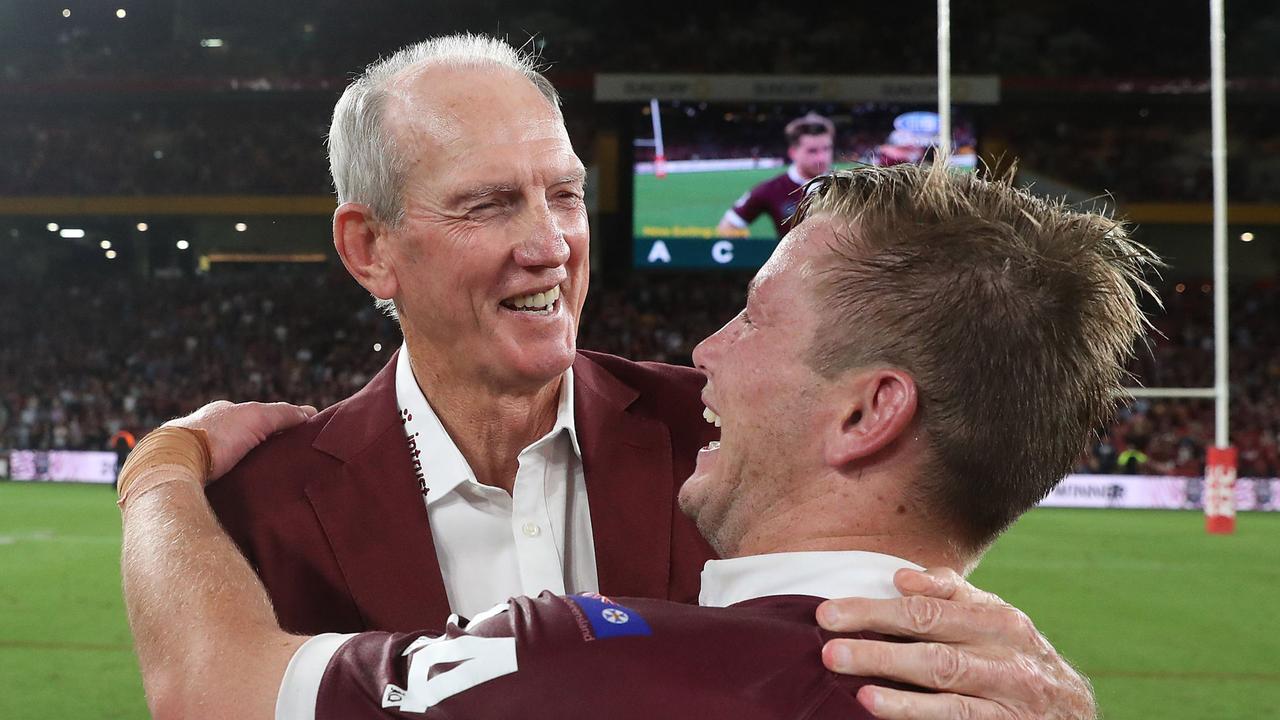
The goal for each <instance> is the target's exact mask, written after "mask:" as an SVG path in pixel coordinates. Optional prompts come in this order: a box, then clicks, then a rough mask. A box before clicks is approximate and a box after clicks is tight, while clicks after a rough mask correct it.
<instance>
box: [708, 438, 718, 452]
mask: <svg viewBox="0 0 1280 720" xmlns="http://www.w3.org/2000/svg"><path fill="white" fill-rule="evenodd" d="M706 449H707V450H719V449H720V441H719V440H712V441H711V442H709V443H707V448H706Z"/></svg>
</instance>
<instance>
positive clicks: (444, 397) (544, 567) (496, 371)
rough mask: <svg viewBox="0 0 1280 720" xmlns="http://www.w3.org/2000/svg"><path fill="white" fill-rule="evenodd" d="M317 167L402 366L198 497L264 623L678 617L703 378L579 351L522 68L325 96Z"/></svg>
mask: <svg viewBox="0 0 1280 720" xmlns="http://www.w3.org/2000/svg"><path fill="white" fill-rule="evenodd" d="M330 155H331V161H332V167H333V175H334V182H335V185H336V186H337V190H338V198H339V201H340V203H341V204H340V206H339V207H338V210H337V212H336V213H335V215H334V224H333V226H334V244H335V247H336V248H337V251H338V253H339V255H340V256H341V258H342V260H343V262H344V263H345V265H346V267H347V268H348V270H349V271H350V272H351V274H352V276H353V277H355V278H356V280H357V281H358V282H360V283H361V284H362V285H363V286H364V287H365V288H367V289H368V290H369V292H370V293H372V294H373V295H374V296H375V297H376V298H377V299H378V301H379V302H380V303H381V304H383V305H384V306H386V307H388V308H393V309H394V311H395V312H397V313H398V317H399V320H400V323H401V326H402V328H403V331H404V337H405V343H404V346H403V347H402V348H401V350H400V352H399V353H398V354H397V355H396V357H395V358H393V359H392V361H391V362H390V363H389V364H388V365H387V367H386V368H384V370H383V371H382V372H381V373H379V375H378V376H377V377H375V378H374V379H373V380H372V381H371V382H370V383H369V385H368V386H366V387H365V388H364V389H363V390H361V391H360V392H359V393H357V394H356V395H354V396H353V397H351V398H349V399H347V400H344V401H343V402H340V403H338V404H337V405H335V406H333V407H331V408H328V409H327V410H325V411H324V412H322V413H319V414H318V415H316V416H315V417H313V418H310V419H308V420H307V422H305V423H303V424H302V425H300V426H298V427H295V428H292V429H290V430H289V431H287V432H285V433H282V434H280V435H278V436H276V437H274V438H272V439H270V440H268V441H267V442H266V443H263V444H262V445H261V446H260V447H258V448H256V449H255V450H254V451H253V452H252V453H251V454H249V455H248V456H247V457H246V458H245V460H244V462H242V463H241V464H240V465H238V466H237V467H236V468H235V470H233V471H232V472H231V473H230V474H229V475H228V476H227V477H226V478H224V479H223V480H221V481H220V482H219V483H218V484H216V485H214V486H212V487H211V488H210V491H209V500H210V502H211V504H212V506H213V507H214V509H215V510H216V511H217V513H218V516H219V519H220V520H221V521H222V524H223V526H224V527H225V528H226V530H227V532H228V533H229V534H230V535H231V537H232V538H234V540H235V541H236V543H237V544H238V545H239V547H240V549H241V550H242V552H243V553H244V554H245V556H247V558H248V559H249V561H250V562H251V564H252V565H253V567H254V568H255V569H256V571H257V572H258V574H259V576H260V577H261V579H262V582H263V583H264V585H265V587H266V589H267V591H268V593H269V594H270V597H271V599H272V601H273V602H274V605H275V612H276V613H277V615H278V617H279V619H280V623H281V625H282V626H283V627H284V628H285V629H287V630H289V631H292V632H299V633H307V634H315V633H320V632H328V631H339V632H358V631H363V630H389V631H411V630H415V629H418V628H421V627H429V626H431V625H432V624H434V623H437V622H439V619H440V618H442V617H444V616H445V615H447V614H448V613H449V612H456V613H459V614H461V615H465V616H473V615H475V614H476V613H479V612H481V611H483V610H484V609H485V608H488V607H490V606H492V605H493V604H495V603H497V602H501V601H503V600H505V599H506V598H508V597H510V596H515V595H536V594H538V593H540V592H542V591H543V590H551V591H553V592H557V593H575V592H578V593H581V592H604V593H608V594H612V595H627V596H638V597H649V598H662V599H671V600H678V601H684V602H692V601H693V600H695V598H696V597H697V591H698V574H699V571H700V569H701V567H702V565H703V563H704V562H705V561H706V560H708V559H711V558H712V557H714V555H713V553H712V551H711V549H710V548H709V547H708V545H707V544H706V543H705V541H704V540H703V539H702V538H701V536H700V535H699V534H698V532H697V530H696V528H695V527H694V525H693V524H692V523H690V522H689V521H688V520H687V519H686V518H685V517H684V516H683V515H682V514H681V513H680V512H679V510H678V508H677V507H676V502H675V498H676V492H677V489H678V488H679V486H680V484H681V483H682V482H683V481H684V479H685V478H687V477H688V476H689V474H690V473H691V471H692V470H693V463H694V459H695V458H696V456H697V451H698V448H699V447H702V446H704V445H705V444H706V443H707V442H709V441H710V440H711V439H713V438H714V437H715V435H714V428H711V427H709V426H708V425H705V424H703V423H701V422H700V418H699V415H700V414H701V412H702V410H703V406H702V404H701V403H700V402H699V396H698V393H699V389H700V387H701V385H702V376H701V374H699V373H697V372H696V371H694V370H692V369H682V368H674V367H669V366H661V365H654V364H637V363H632V362H629V361H627V360H623V359H621V358H616V357H611V356H606V355H599V354H592V353H581V352H576V349H575V337H576V333H577V322H578V317H579V313H580V310H581V307H582V304H583V301H584V299H585V294H586V290H587V281H588V278H587V255H588V253H587V243H588V229H587V223H586V216H585V210H584V206H583V198H582V184H583V168H582V165H581V163H580V161H579V160H578V158H577V157H576V156H575V155H574V153H573V149H572V148H571V146H570V144H569V140H568V137H567V134H566V132H565V129H564V123H563V118H562V117H561V115H560V110H559V107H558V104H557V101H556V97H555V93H554V90H553V89H552V88H551V86H550V85H549V84H548V83H547V82H546V80H545V79H543V78H542V77H541V76H540V75H538V74H537V72H536V71H535V70H534V69H533V66H532V64H531V62H530V60H529V59H528V58H527V57H524V56H522V55H520V54H519V53H517V52H516V51H514V50H513V49H512V48H511V47H510V46H508V45H506V44H505V43H502V42H499V41H496V40H492V39H487V38H479V37H474V36H454V37H446V38H439V39H436V40H431V41H428V42H425V43H421V44H419V45H414V46H411V47H409V48H406V49H404V50H402V51H400V52H398V53H396V54H395V55H392V56H391V57H389V58H387V59H385V60H382V61H380V62H379V63H376V64H375V65H373V66H371V67H370V68H369V69H368V70H367V71H366V72H365V73H364V75H362V76H361V77H360V78H359V79H357V80H356V81H355V82H354V83H352V85H351V86H350V87H349V88H348V89H347V91H346V92H345V93H344V94H343V97H342V99H341V100H340V101H339V102H338V105H337V108H336V110H335V113H334V122H333V128H332V131H331V133H330ZM956 587H957V586H955V585H954V584H952V585H949V586H947V587H944V588H942V589H941V590H939V591H938V592H941V593H944V594H945V593H949V592H955V588H956ZM961 592H964V591H963V590H962V591H961ZM847 607H849V606H846V608H847ZM940 607H942V608H943V612H944V613H948V617H954V616H955V615H957V614H963V613H964V612H965V608H964V607H963V606H961V605H960V604H959V603H957V604H954V605H942V606H940ZM833 608H834V609H835V610H838V609H839V608H840V606H839V605H835V606H833ZM907 611H908V607H907V606H905V605H901V604H899V605H898V606H897V612H899V613H900V614H905V613H906V612H907ZM827 617H828V618H829V624H830V625H831V628H832V629H835V630H854V629H858V626H859V623H861V622H863V620H862V619H860V618H857V617H853V616H851V615H848V614H846V615H844V616H841V615H840V614H839V613H838V612H836V613H834V614H833V615H831V616H827ZM842 617H843V619H841V618H842ZM987 617H988V620H987V622H988V623H989V624H999V623H1007V622H1009V620H1008V619H1007V618H1005V619H1001V618H996V617H995V616H987ZM830 618H836V619H835V620H830ZM1001 627H1007V626H1001ZM916 634H917V635H920V634H921V633H916ZM998 635H999V633H998V632H994V631H993V632H991V633H989V634H988V637H990V638H995V637H997V636H998ZM988 642H995V641H994V640H991V641H988ZM965 647H966V649H965V650H963V652H972V651H973V650H972V648H973V645H972V644H968V645H966V646H965ZM885 652H889V653H893V652H896V650H895V649H893V648H890V649H888V650H885ZM897 656H898V657H899V658H901V659H903V661H904V662H911V663H914V664H916V665H917V666H919V667H920V668H921V669H922V670H930V669H937V668H938V667H939V662H938V661H935V662H933V663H932V664H929V663H927V662H923V661H922V660H921V659H920V658H908V657H907V656H906V655H905V654H901V653H899V654H898V655H897ZM1046 660H1047V661H1048V662H1044V661H1046ZM1024 661H1026V662H1029V663H1031V666H1034V667H1038V668H1041V669H1043V670H1044V674H1043V676H1042V677H1041V678H1040V681H1041V682H1042V683H1052V682H1054V681H1055V679H1056V678H1058V677H1059V676H1060V675H1061V674H1062V673H1064V672H1067V670H1066V668H1065V664H1063V663H1062V661H1061V660H1060V659H1058V658H1057V657H1056V656H1052V655H1048V656H1038V657H1037V658H1035V659H1027V658H1018V657H1011V658H1009V659H1008V660H1007V662H1008V663H1009V664H1010V666H1012V665H1016V664H1019V663H1022V662H1024ZM833 664H837V663H835V662H833ZM1030 691H1031V692H1038V690H1037V689H1036V688H1032V689H1031V690H1030ZM975 692H977V693H978V694H982V692H981V691H975ZM991 692H993V693H995V692H1000V690H998V689H997V688H996V686H992V689H991ZM1041 694H1042V695H1043V693H1041Z"/></svg>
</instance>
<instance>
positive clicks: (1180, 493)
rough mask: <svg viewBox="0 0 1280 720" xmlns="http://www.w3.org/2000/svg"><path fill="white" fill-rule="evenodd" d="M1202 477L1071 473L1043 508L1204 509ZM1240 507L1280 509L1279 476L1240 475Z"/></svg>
mask: <svg viewBox="0 0 1280 720" xmlns="http://www.w3.org/2000/svg"><path fill="white" fill-rule="evenodd" d="M1204 497H1205V485H1204V478H1202V477H1191V478H1186V477H1160V476H1149V475H1068V476H1067V478H1066V479H1065V480H1063V481H1062V483H1061V484H1059V485H1058V487H1056V488H1054V490H1053V492H1051V493H1049V497H1047V498H1045V499H1044V501H1043V502H1041V503H1040V506H1041V507H1076V508H1126V509H1152V510H1203V509H1204ZM1235 498H1236V509H1237V510H1263V511H1271V512H1280V479H1277V478H1240V479H1239V480H1237V481H1236V488H1235Z"/></svg>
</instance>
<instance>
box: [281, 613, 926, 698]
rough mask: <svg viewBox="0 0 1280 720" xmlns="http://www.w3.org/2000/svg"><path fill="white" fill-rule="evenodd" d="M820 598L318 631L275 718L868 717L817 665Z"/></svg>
mask: <svg viewBox="0 0 1280 720" xmlns="http://www.w3.org/2000/svg"><path fill="white" fill-rule="evenodd" d="M821 602H822V599H821V598H817V597H810V596H803V595H781V596H773V597H762V598H756V599H752V600H747V601H745V602H741V603H738V604H736V605H732V606H729V607H725V608H716V607H696V606H690V605H684V604H680V603H674V602H669V601H664V600H650V599H630V598H628V599H618V600H616V601H615V600H610V599H608V598H604V597H601V596H599V595H571V596H558V595H554V594H551V593H549V592H546V593H543V594H542V595H540V596H539V597H537V598H527V597H520V598H514V599H512V600H511V601H510V602H509V603H508V604H507V605H505V606H499V607H498V608H495V609H494V610H493V611H490V612H489V613H486V614H485V615H487V616H488V617H482V618H478V619H477V621H475V622H472V623H470V624H469V625H467V626H465V628H464V627H460V626H459V624H458V622H457V621H456V618H450V620H451V623H450V626H449V628H448V631H447V633H446V634H445V635H443V636H440V637H436V638H432V637H431V636H429V635H427V634H425V633H410V634H403V633H400V634H393V633H385V632H369V633H361V634H358V635H352V636H319V637H317V638H315V639H313V640H311V641H309V643H308V645H311V644H315V643H320V644H324V643H326V642H327V643H328V644H329V647H328V649H319V650H318V652H317V651H316V650H315V649H314V648H308V647H307V646H304V647H303V648H302V650H301V651H299V653H298V655H297V656H295V659H294V662H293V663H291V665H290V668H289V671H288V675H287V677H286V680H285V683H284V685H283V686H282V688H281V702H280V704H279V705H278V706H277V718H280V719H283V718H299V717H306V718H310V717H312V716H311V715H310V711H311V709H312V708H313V707H314V713H315V714H314V717H315V718H316V720H340V719H342V720H359V719H361V718H377V719H380V720H381V719H385V718H427V719H433V718H434V719H440V720H443V719H445V718H456V719H459V720H462V719H465V718H516V717H521V718H577V717H584V718H585V717H593V718H610V719H611V720H613V719H616V720H631V719H634V720H641V719H645V720H649V719H652V718H696V719H697V720H730V719H732V720H755V719H760V720H763V719H765V718H771V719H772V718H791V719H796V720H799V719H801V718H812V719H815V720H820V719H825V718H832V719H835V718H839V719H840V720H849V719H850V718H855V719H856V718H871V717H872V716H871V714H870V713H868V712H867V711H866V710H865V709H864V708H863V707H862V706H861V705H859V704H858V702H857V699H856V698H855V694H856V693H857V691H858V688H860V687H862V686H863V685H865V684H869V683H870V682H871V680H869V679H867V678H858V677H849V676H844V675H837V674H835V673H831V672H829V671H828V670H827V669H826V668H825V667H823V665H822V660H821V655H820V649H821V647H822V645H823V643H824V642H825V641H826V640H828V639H830V638H831V637H838V636H837V635H834V634H832V633H828V632H826V631H824V630H822V629H821V628H819V627H818V626H817V624H816V623H815V622H814V612H815V610H816V608H817V606H818V605H819V604H820V603H821ZM844 637H875V636H873V635H870V634H867V635H847V636H844ZM337 643H341V645H340V646H338V647H337V650H336V652H335V651H334V650H333V649H332V648H333V647H334V646H335V645H337ZM308 652H311V656H310V657H309V658H307V653H308ZM304 658H306V661H305V662H304ZM326 658H327V659H328V662H327V665H326V666H323V670H322V669H321V665H320V664H321V663H323V662H325V659H326ZM299 664H303V665H305V664H310V668H309V669H307V670H300V669H299V668H298V667H295V666H298V665H299ZM317 682H318V688H317V686H316V685H317ZM876 684H879V685H889V686H895V687H903V686H900V685H896V684H895V683H886V682H885V681H883V680H879V681H876ZM312 698H314V704H312V701H311V699H312Z"/></svg>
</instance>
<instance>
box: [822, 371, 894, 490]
mask: <svg viewBox="0 0 1280 720" xmlns="http://www.w3.org/2000/svg"><path fill="white" fill-rule="evenodd" d="M837 385H838V386H839V387H838V388H837V389H834V390H833V392H835V393H839V394H840V395H841V396H843V397H844V398H845V399H846V403H845V405H844V406H843V408H842V409H841V411H840V413H839V415H838V416H837V417H838V419H839V422H836V423H832V424H830V425H829V427H828V428H827V430H826V432H825V435H826V438H825V442H824V451H823V452H824V460H825V461H826V463H827V465H828V466H830V467H844V466H846V465H848V464H849V463H852V462H855V461H858V460H861V459H863V458H867V457H870V456H872V455H874V454H876V453H877V452H879V451H881V450H883V449H884V448H885V447H888V446H889V445H890V444H891V443H893V441H895V440H897V439H898V438H899V437H901V436H902V435H903V433H905V432H907V429H908V428H910V427H911V423H912V421H913V420H914V419H915V416H916V382H915V380H914V379H913V378H912V377H911V376H910V375H908V374H907V373H905V372H903V371H901V370H897V369H894V368H875V369H872V370H860V371H854V372H851V373H849V374H848V375H847V376H846V378H844V379H842V380H838V381H837Z"/></svg>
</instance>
